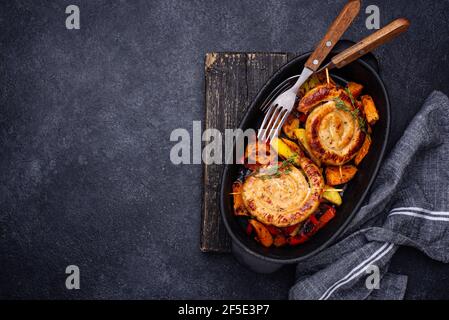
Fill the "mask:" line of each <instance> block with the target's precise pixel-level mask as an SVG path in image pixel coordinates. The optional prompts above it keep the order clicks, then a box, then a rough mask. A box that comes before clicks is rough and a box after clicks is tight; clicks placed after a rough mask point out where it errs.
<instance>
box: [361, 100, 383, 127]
mask: <svg viewBox="0 0 449 320" xmlns="http://www.w3.org/2000/svg"><path fill="white" fill-rule="evenodd" d="M361 99H362V105H363V111H364V112H365V117H366V121H368V123H369V124H370V125H373V124H374V123H376V121H377V120H379V113H378V112H377V109H376V105H375V104H374V101H373V98H372V97H371V96H368V95H364V96H362V97H361Z"/></svg>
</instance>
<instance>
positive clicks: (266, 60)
mask: <svg viewBox="0 0 449 320" xmlns="http://www.w3.org/2000/svg"><path fill="white" fill-rule="evenodd" d="M286 62H287V54H283V53H248V54H246V53H208V54H207V55H206V59H205V76H206V115H205V124H204V129H208V128H216V129H218V130H220V131H221V132H224V129H226V128H235V127H236V126H237V125H238V124H239V122H240V119H241V117H242V116H243V114H244V113H245V111H246V109H247V107H248V105H249V103H250V102H251V100H252V99H253V98H254V97H255V95H256V94H257V92H258V91H259V90H260V88H261V87H262V86H263V84H264V83H265V82H266V81H267V80H268V78H269V77H270V76H271V75H272V74H273V73H274V72H275V71H276V70H277V69H279V67H281V66H282V65H283V64H284V63H286ZM222 169H223V168H222V166H221V165H215V164H213V165H205V164H204V165H203V207H202V221H201V240H200V249H201V251H204V252H229V251H230V237H229V235H228V234H227V232H226V229H225V227H224V224H223V222H222V219H221V215H220V210H219V208H218V202H217V197H218V187H219V183H220V178H221V172H222Z"/></svg>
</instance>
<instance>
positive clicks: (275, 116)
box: [262, 107, 282, 142]
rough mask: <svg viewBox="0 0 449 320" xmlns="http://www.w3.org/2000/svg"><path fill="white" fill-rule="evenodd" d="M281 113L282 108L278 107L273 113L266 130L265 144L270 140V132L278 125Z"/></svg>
mask: <svg viewBox="0 0 449 320" xmlns="http://www.w3.org/2000/svg"><path fill="white" fill-rule="evenodd" d="M281 112H282V108H280V107H276V108H275V109H274V111H273V112H272V113H271V115H270V121H269V122H268V124H267V126H266V128H265V131H264V134H263V136H262V141H263V142H265V141H267V140H268V135H269V133H270V132H271V131H270V130H271V128H272V127H273V126H274V125H275V124H276V121H277V119H278V117H279V115H280V113H281Z"/></svg>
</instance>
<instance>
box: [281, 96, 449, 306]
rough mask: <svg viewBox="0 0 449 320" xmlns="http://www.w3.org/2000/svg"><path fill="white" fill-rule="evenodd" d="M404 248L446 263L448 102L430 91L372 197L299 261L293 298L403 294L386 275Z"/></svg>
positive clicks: (397, 279)
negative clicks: (332, 238) (335, 236)
mask: <svg viewBox="0 0 449 320" xmlns="http://www.w3.org/2000/svg"><path fill="white" fill-rule="evenodd" d="M399 246H411V247H414V248H417V249H419V250H421V251H422V252H424V253H425V254H426V255H427V256H429V257H430V258H432V259H435V260H438V261H442V262H445V263H448V262H449V100H448V97H447V96H446V95H444V94H443V93H441V92H437V91H435V92H433V93H432V94H431V95H430V96H429V97H428V98H427V99H426V101H425V103H424V105H423V107H422V108H421V110H420V111H419V112H418V114H417V115H416V116H415V117H414V119H413V120H412V122H411V123H410V125H409V126H408V128H407V130H406V131H405V133H404V135H403V136H402V138H401V139H400V140H399V142H398V143H397V145H396V146H395V147H394V149H393V150H392V152H391V153H390V154H389V156H388V157H387V158H386V160H385V161H384V163H383V164H382V166H381V169H380V171H379V174H378V176H377V178H376V180H375V182H374V184H373V187H372V188H371V192H370V196H369V198H368V200H367V201H366V203H365V204H364V206H363V207H362V208H361V209H360V211H359V212H358V213H357V215H356V217H355V218H354V219H353V221H352V222H351V224H350V226H349V227H348V229H347V230H346V231H345V232H344V234H343V235H342V236H341V237H340V239H339V240H337V241H336V242H335V243H334V244H333V245H332V246H331V247H329V248H327V249H326V250H324V251H322V252H320V253H319V254H318V255H316V256H314V257H312V258H310V259H308V260H307V261H304V262H301V263H299V264H298V266H297V277H296V283H295V284H294V286H293V287H292V288H291V289H290V292H289V298H290V299H321V300H326V299H402V298H403V297H404V294H405V290H406V287H407V277H406V276H403V275H397V274H392V273H389V272H388V266H389V263H390V260H391V257H392V256H393V255H394V253H395V252H396V250H397V249H398V247H399Z"/></svg>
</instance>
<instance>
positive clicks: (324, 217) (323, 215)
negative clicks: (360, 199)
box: [287, 206, 336, 246]
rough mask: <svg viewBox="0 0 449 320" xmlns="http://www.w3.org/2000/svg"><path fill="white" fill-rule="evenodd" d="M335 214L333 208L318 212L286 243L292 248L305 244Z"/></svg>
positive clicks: (328, 207)
mask: <svg viewBox="0 0 449 320" xmlns="http://www.w3.org/2000/svg"><path fill="white" fill-rule="evenodd" d="M335 212H336V210H335V208H334V207H330V206H327V207H326V209H325V210H324V211H319V212H317V213H315V214H313V215H312V216H311V217H310V218H309V220H307V221H306V222H305V223H304V225H303V226H302V228H301V230H300V231H299V232H298V234H297V235H296V236H293V237H289V238H288V239H287V242H288V243H289V244H290V245H292V246H296V245H298V244H301V243H304V242H306V241H307V240H309V239H310V237H311V236H313V235H314V234H315V233H317V232H318V230H320V229H321V228H323V227H324V226H325V225H326V224H327V223H328V222H329V221H331V220H332V219H333V218H334V217H335Z"/></svg>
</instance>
